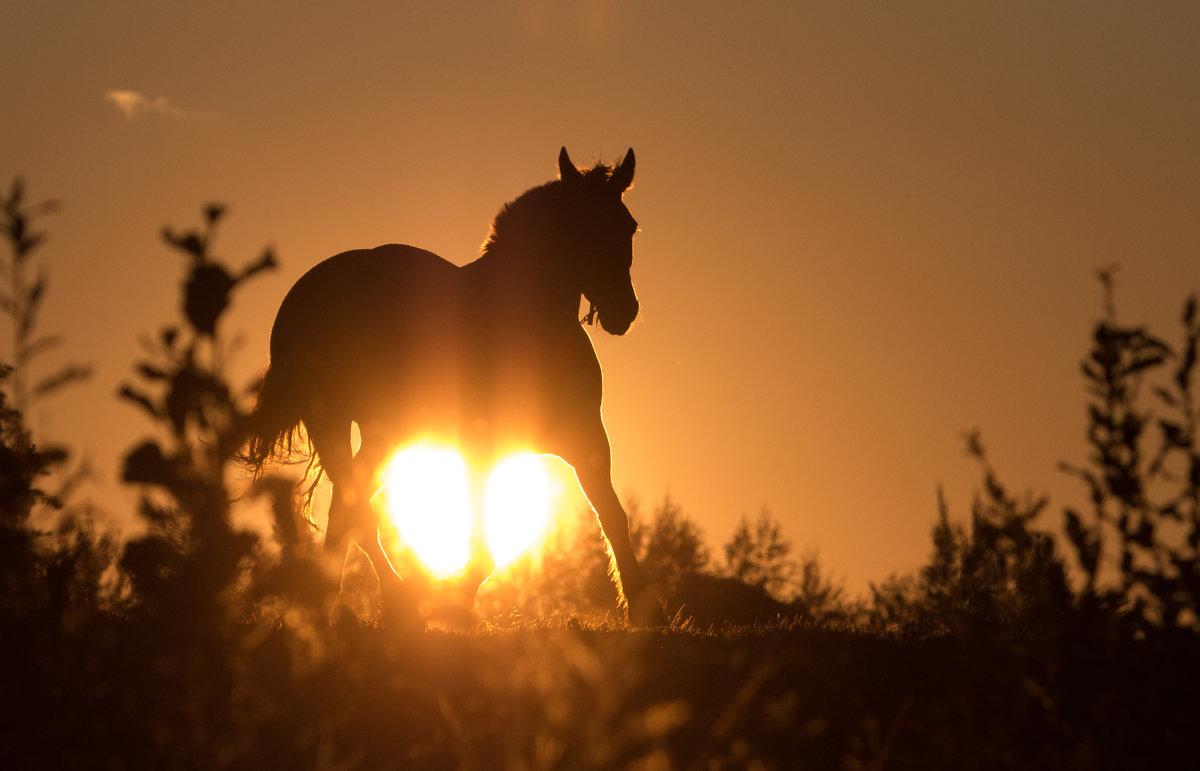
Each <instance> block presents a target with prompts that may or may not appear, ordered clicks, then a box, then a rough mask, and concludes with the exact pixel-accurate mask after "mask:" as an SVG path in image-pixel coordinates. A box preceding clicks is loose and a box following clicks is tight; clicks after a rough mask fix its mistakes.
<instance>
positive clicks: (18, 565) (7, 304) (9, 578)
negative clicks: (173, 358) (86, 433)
mask: <svg viewBox="0 0 1200 771" xmlns="http://www.w3.org/2000/svg"><path fill="white" fill-rule="evenodd" d="M56 208H57V204H55V203H54V202H46V203H40V204H31V203H29V202H28V201H27V200H26V196H25V185H24V182H23V181H22V180H21V179H19V178H18V179H16V180H14V181H13V183H12V185H11V186H10V188H9V190H8V192H7V193H6V194H5V195H4V196H3V197H2V198H0V234H2V237H3V239H4V240H5V241H6V243H7V246H8V252H9V255H8V257H7V259H2V258H0V273H2V274H3V275H4V278H5V280H6V283H7V286H6V287H5V289H4V291H2V292H0V310H3V311H4V313H5V315H7V316H8V317H9V319H10V320H11V323H12V356H13V361H12V363H11V364H6V363H3V362H0V597H2V598H3V602H4V604H5V606H6V607H7V608H9V609H13V610H15V609H18V608H23V609H25V610H31V609H33V608H37V607H42V606H43V605H44V604H45V603H46V602H51V603H53V604H54V606H55V607H58V608H59V609H62V608H63V607H65V605H66V604H67V601H68V600H67V596H68V595H71V594H74V595H77V598H78V597H83V596H86V597H87V598H88V604H89V605H96V604H98V603H99V594H100V581H101V578H100V574H103V573H104V572H105V570H106V569H107V567H108V563H109V562H111V556H112V555H111V551H112V539H111V537H108V536H105V537H99V538H98V537H96V536H95V534H94V532H93V530H92V526H91V523H90V521H80V520H78V519H76V518H75V517H74V516H69V517H63V518H62V520H61V522H60V526H59V528H58V531H59V532H58V542H57V544H56V545H54V546H48V545H47V544H46V543H45V537H44V536H45V535H47V534H45V533H42V532H40V531H38V530H37V529H35V528H34V526H33V523H32V518H33V516H34V515H35V513H37V512H40V511H47V512H48V511H59V510H61V509H62V508H63V504H64V501H65V500H66V498H67V497H68V495H69V494H70V492H71V490H72V489H73V487H74V485H75V484H76V483H77V482H78V481H79V479H80V478H81V477H82V474H83V469H75V470H71V469H69V468H68V459H69V456H68V452H67V449H66V448H65V447H61V446H57V445H44V444H43V445H39V444H37V443H35V442H34V440H33V433H32V431H31V430H30V428H29V426H28V425H26V422H25V413H26V411H27V410H28V408H29V406H30V402H31V401H32V400H37V399H42V398H45V397H48V396H51V395H53V394H55V393H56V392H58V391H59V390H61V389H62V388H65V387H67V386H69V385H70V384H72V383H75V382H78V381H80V380H83V379H84V378H86V377H88V375H89V373H90V370H89V368H88V367H85V366H82V365H78V364H68V365H64V366H61V367H59V368H58V369H56V370H53V371H52V372H51V373H50V374H49V375H45V376H42V377H40V378H38V379H37V380H36V381H35V382H34V384H33V386H32V388H31V387H30V386H29V381H30V377H31V375H32V374H33V365H34V363H35V361H36V360H38V359H39V358H41V357H42V356H44V355H45V354H46V353H48V352H50V351H51V350H53V349H54V348H56V347H57V346H58V345H59V344H60V342H61V340H60V339H59V338H58V337H57V336H54V335H42V334H40V333H39V332H38V324H37V321H38V316H39V312H40V310H41V305H42V302H43V300H44V299H45V296H46V291H47V288H48V286H49V279H48V275H47V270H46V267H45V265H44V264H41V265H39V264H37V262H36V253H37V251H38V249H39V248H40V247H41V245H42V244H43V243H45V240H46V235H45V233H44V232H40V231H36V230H34V229H33V220H34V218H35V217H38V216H40V215H42V214H46V213H49V212H52V211H54V210H55V209H56ZM31 272H32V273H34V274H35V275H34V277H33V278H31V277H30V273H31ZM64 474H65V476H63V475H64ZM56 475H57V476H59V477H60V478H59V480H58V482H59V484H58V489H57V490H54V491H53V492H49V491H47V490H46V489H45V483H46V482H48V481H51V478H52V477H54V476H56ZM83 564H86V565H88V570H86V571H84V573H85V574H86V578H85V579H84V583H80V582H79V581H76V579H75V575H76V571H75V570H74V569H73V568H74V567H75V566H76V565H83Z"/></svg>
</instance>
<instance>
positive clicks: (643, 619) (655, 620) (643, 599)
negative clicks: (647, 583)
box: [629, 594, 667, 629]
mask: <svg viewBox="0 0 1200 771" xmlns="http://www.w3.org/2000/svg"><path fill="white" fill-rule="evenodd" d="M629 625H630V626H632V627H635V628H647V629H654V628H659V627H665V626H667V614H666V613H664V612H663V609H662V605H660V604H659V602H658V598H656V597H655V596H654V595H652V594H643V595H640V596H639V597H637V598H636V599H633V600H630V602H629Z"/></svg>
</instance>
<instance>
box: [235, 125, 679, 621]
mask: <svg viewBox="0 0 1200 771" xmlns="http://www.w3.org/2000/svg"><path fill="white" fill-rule="evenodd" d="M634 162H635V159H634V154H633V150H632V149H630V150H629V151H628V153H627V154H626V155H625V157H624V159H622V160H621V161H620V162H619V163H617V164H614V165H606V164H602V163H597V164H595V165H594V166H592V167H591V168H585V169H578V168H576V167H575V165H574V164H573V163H572V162H571V159H570V158H569V157H568V155H567V150H566V148H565V147H564V148H563V149H562V150H561V152H560V153H559V157H558V168H559V178H558V179H557V180H554V181H551V182H548V183H546V184H544V185H541V186H539V187H535V188H533V189H531V190H528V191H527V192H525V193H524V194H523V195H521V196H520V197H518V198H517V199H516V200H514V201H512V202H511V203H509V204H507V205H505V206H504V207H503V208H501V210H500V212H499V213H498V214H497V215H496V217H495V219H494V220H493V222H492V226H491V231H490V233H489V234H488V237H487V240H486V241H485V242H484V244H483V246H482V249H481V253H480V256H479V257H478V258H477V259H476V260H475V261H473V262H470V263H468V264H466V265H463V266H461V267H458V266H455V265H454V264H453V263H450V262H448V261H446V260H444V259H442V258H441V257H438V256H437V255H435V254H433V253H431V252H428V251H425V250H423V249H418V248H416V247H413V246H405V245H398V244H389V245H386V246H379V247H376V248H374V249H358V250H353V251H348V252H343V253H341V254H338V255H336V256H334V257H330V258H329V259H327V260H325V261H323V262H321V263H319V264H318V265H316V266H315V267H313V268H312V269H311V270H309V271H308V272H307V273H305V274H304V275H303V276H302V277H301V278H300V279H299V280H298V281H297V282H296V283H295V285H294V286H293V287H292V288H291V290H290V291H289V292H288V294H287V296H286V297H285V298H284V300H283V303H282V305H281V306H280V308H279V312H278V314H277V315H276V318H275V324H274V327H273V328H272V330H271V349H270V356H271V358H270V366H269V367H268V369H267V372H266V374H265V376H264V379H263V383H262V389H261V391H260V394H259V400H258V404H257V407H256V409H255V412H254V413H253V414H252V416H251V425H252V426H253V432H252V435H251V438H250V441H249V448H248V452H247V458H248V460H249V462H250V465H251V467H252V468H254V469H255V471H256V472H258V473H261V471H262V469H263V466H264V464H266V463H267V462H268V461H269V460H271V459H273V458H281V457H285V456H286V455H288V454H290V452H291V450H292V448H293V446H294V444H295V443H296V442H297V441H298V436H299V435H298V434H297V431H298V430H299V424H301V423H303V426H304V429H305V431H306V432H307V436H308V442H309V448H310V449H311V450H312V451H315V453H316V456H317V458H318V459H319V461H320V464H321V467H322V468H323V469H324V471H325V473H326V474H328V476H329V479H330V481H331V482H332V483H333V497H332V500H331V503H330V508H329V522H328V526H327V528H326V534H325V551H326V553H327V554H328V555H329V557H330V559H331V560H336V561H337V567H338V569H341V568H342V567H343V565H344V560H345V554H346V549H347V547H348V545H349V543H350V541H351V540H353V541H354V542H356V543H357V544H358V546H359V547H360V548H361V549H362V550H363V552H364V553H365V554H366V555H367V556H368V558H369V559H370V560H371V563H372V565H373V566H374V568H375V572H376V574H377V575H378V577H379V582H380V590H381V593H382V596H383V600H384V607H385V612H395V613H399V614H411V615H415V613H416V600H415V597H414V592H413V591H412V589H411V587H408V586H406V584H405V582H404V581H403V580H402V579H401V578H400V577H399V576H398V574H397V573H396V571H395V569H394V568H393V566H392V565H391V563H390V562H389V560H388V558H387V556H386V554H385V553H384V550H383V548H382V546H381V545H380V541H379V534H378V525H379V520H378V516H379V515H378V514H377V513H376V512H375V511H374V510H373V509H372V507H371V505H370V498H371V496H372V495H373V494H374V493H375V492H376V491H377V490H378V489H379V487H380V486H381V484H382V481H383V480H382V479H381V478H380V472H381V467H382V465H383V464H384V463H385V461H386V459H387V457H388V456H389V455H390V453H391V452H392V451H393V450H394V448H396V447H398V446H402V445H404V444H406V443H409V442H412V441H415V440H419V439H422V438H436V439H438V440H441V441H445V442H450V443H453V444H454V445H456V446H457V447H458V448H459V450H460V452H461V453H462V455H463V457H464V460H465V461H466V463H467V467H468V469H469V470H470V473H469V476H470V480H469V481H470V487H471V495H472V504H473V515H472V528H471V549H470V560H469V563H468V568H467V570H466V572H465V573H464V575H463V578H462V579H461V583H462V584H463V585H464V586H467V587H469V591H468V595H469V598H471V599H472V600H473V598H474V594H475V591H476V590H477V589H478V587H479V585H480V584H481V583H482V582H483V581H484V580H486V579H487V577H488V576H489V575H490V574H491V573H492V571H493V570H494V568H495V564H494V562H493V560H492V558H491V554H490V553H489V551H488V547H487V543H486V539H485V536H484V526H483V521H482V518H483V498H484V494H483V493H484V490H483V488H484V481H485V480H486V476H487V472H488V471H489V470H490V468H491V467H492V465H493V464H494V463H495V461H496V460H497V459H499V457H500V456H501V455H502V454H504V453H506V452H510V451H512V450H514V449H518V448H519V449H521V450H526V451H532V452H536V453H541V454H548V455H556V456H558V457H559V458H561V459H562V460H563V461H565V462H566V463H567V464H568V465H570V466H571V467H572V468H573V469H574V471H575V475H576V478H577V480H578V482H579V484H580V486H581V488H582V489H583V492H584V494H585V495H586V496H587V499H588V501H589V502H590V503H591V506H592V508H593V509H594V511H595V513H596V515H597V517H598V519H599V522H600V525H601V528H602V530H603V532H604V535H605V537H606V538H607V540H608V544H609V547H610V553H611V555H612V562H613V570H612V575H613V579H614V581H615V583H616V585H617V590H618V595H619V596H620V597H621V598H622V601H623V604H624V605H626V606H627V609H628V613H629V619H630V622H631V623H633V624H636V625H657V624H661V623H663V620H664V617H663V614H662V610H661V607H660V605H659V603H658V600H657V599H656V598H655V597H654V596H653V595H652V594H651V593H650V591H649V590H648V588H647V584H646V580H645V578H644V577H643V573H642V570H641V568H640V567H639V565H638V561H637V558H636V556H635V555H634V551H633V547H632V545H631V543H630V538H629V523H628V519H627V517H626V514H625V511H624V509H623V508H622V506H621V503H620V500H619V499H618V497H617V494H616V492H615V491H614V490H613V486H612V480H611V465H612V464H611V451H610V446H609V441H608V434H607V432H606V430H605V427H604V422H603V419H602V418H601V410H600V406H601V394H602V388H603V384H602V377H601V370H600V363H599V361H598V360H597V358H596V353H595V350H594V348H593V347H592V343H591V339H590V338H589V336H588V334H587V331H586V330H585V329H584V328H583V325H582V324H581V320H580V319H579V318H578V314H579V303H580V296H581V295H582V296H583V297H584V298H585V299H587V300H588V302H589V303H590V311H589V312H588V314H587V316H585V317H584V319H583V320H582V321H583V322H586V323H588V324H591V323H592V322H593V321H594V320H596V319H599V322H600V326H601V327H602V328H603V329H604V330H605V331H606V332H609V333H610V334H614V335H622V334H624V333H625V332H626V331H627V330H628V329H629V327H630V325H631V324H632V323H633V321H634V319H635V318H636V317H637V315H638V310H639V306H638V300H637V296H636V294H635V293H634V289H633V284H632V281H631V279H630V266H631V264H632V261H633V236H634V233H635V232H636V230H637V222H636V221H635V220H634V218H633V217H632V216H631V215H630V213H629V210H628V209H627V208H626V207H625V204H624V203H623V202H622V196H623V194H624V192H625V191H626V190H627V189H628V188H629V186H630V184H631V183H632V182H633V171H634ZM352 423H354V424H357V426H358V429H359V436H360V447H359V450H358V452H357V454H356V453H354V451H353V449H352V444H351V424H352ZM388 608H391V609H392V610H391V611H387V610H386V609H388ZM411 615H410V617H411Z"/></svg>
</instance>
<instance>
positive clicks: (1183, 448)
mask: <svg viewBox="0 0 1200 771" xmlns="http://www.w3.org/2000/svg"><path fill="white" fill-rule="evenodd" d="M1099 278H1100V281H1101V284H1102V286H1103V290H1104V313H1103V316H1102V317H1101V319H1100V320H1099V321H1098V322H1097V323H1096V325H1095V327H1094V329H1093V332H1092V349H1091V351H1090V352H1089V354H1088V357H1087V358H1086V359H1085V360H1084V361H1083V362H1082V364H1081V365H1080V369H1081V370H1082V373H1083V376H1084V380H1085V382H1086V384H1087V390H1088V394H1089V396H1090V397H1091V400H1090V402H1089V404H1088V430H1087V437H1088V444H1089V445H1090V447H1091V454H1090V455H1089V457H1088V463H1087V464H1086V465H1084V466H1071V465H1067V464H1064V468H1065V469H1066V470H1068V471H1069V472H1071V473H1072V474H1074V475H1075V476H1077V477H1078V478H1079V479H1080V480H1081V481H1082V482H1083V483H1084V485H1085V487H1086V488H1087V490H1088V493H1089V498H1090V502H1091V510H1090V512H1088V513H1087V514H1085V513H1083V512H1080V511H1077V510H1075V509H1067V510H1066V511H1065V520H1066V532H1067V536H1068V540H1069V542H1070V544H1071V545H1072V547H1073V548H1074V551H1075V554H1076V557H1077V560H1078V563H1079V566H1080V568H1081V570H1082V572H1083V575H1084V577H1085V580H1086V585H1085V587H1084V599H1085V601H1087V602H1089V603H1094V604H1096V605H1098V606H1099V607H1101V608H1104V609H1107V610H1108V611H1118V610H1119V611H1120V612H1121V613H1122V617H1123V619H1124V621H1125V622H1127V624H1128V625H1129V627H1130V629H1131V630H1132V631H1144V630H1145V629H1147V628H1149V627H1175V626H1179V625H1187V626H1192V627H1195V626H1196V625H1197V623H1198V622H1200V615H1198V612H1200V607H1198V606H1197V603H1198V602H1200V446H1198V444H1197V430H1198V429H1200V423H1198V420H1197V417H1198V416H1197V409H1198V402H1197V393H1196V382H1195V380H1196V367H1197V364H1196V362H1197V351H1198V349H1200V313H1198V312H1197V301H1196V297H1195V295H1192V296H1190V297H1188V298H1187V300H1186V301H1185V303H1184V306H1183V312H1182V314H1181V321H1182V326H1183V340H1182V342H1181V343H1180V344H1179V345H1178V347H1174V346H1172V345H1170V344H1169V343H1167V342H1165V341H1164V340H1162V339H1161V338H1158V337H1156V336H1154V335H1152V334H1150V333H1149V332H1148V331H1147V330H1146V328H1145V327H1142V326H1131V325H1126V324H1122V323H1121V322H1119V320H1118V319H1117V312H1116V303H1115V300H1114V294H1115V292H1114V273H1113V271H1112V270H1105V271H1101V272H1100V274H1099ZM1165 368H1169V371H1168V372H1167V373H1166V374H1168V375H1169V376H1168V377H1167V378H1166V379H1165V382H1163V381H1162V380H1161V378H1158V379H1157V382H1153V383H1152V391H1151V393H1152V397H1153V398H1152V400H1151V403H1150V404H1149V405H1147V404H1145V403H1144V402H1145V400H1144V399H1143V398H1142V385H1143V383H1144V381H1145V380H1147V379H1152V378H1156V376H1160V375H1161V374H1164V373H1163V370H1164V369H1165ZM1106 566H1111V567H1107V568H1106ZM1113 568H1115V570H1114V569H1113Z"/></svg>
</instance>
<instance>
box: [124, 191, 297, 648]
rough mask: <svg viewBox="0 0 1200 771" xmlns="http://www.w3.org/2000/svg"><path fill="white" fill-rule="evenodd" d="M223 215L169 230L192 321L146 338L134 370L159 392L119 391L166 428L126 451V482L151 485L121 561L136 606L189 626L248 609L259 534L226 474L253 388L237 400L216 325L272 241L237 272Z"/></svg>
mask: <svg viewBox="0 0 1200 771" xmlns="http://www.w3.org/2000/svg"><path fill="white" fill-rule="evenodd" d="M223 213H224V207H222V206H220V205H217V204H212V205H209V206H207V207H206V208H205V209H204V227H203V229H201V230H190V231H187V232H185V233H182V234H178V233H175V232H174V231H172V230H171V229H169V228H166V229H164V231H163V238H164V240H165V241H166V242H167V243H168V244H169V245H171V246H172V247H174V248H175V249H176V250H177V251H179V252H181V253H183V254H184V255H185V256H186V257H187V258H188V259H189V261H190V263H191V265H190V271H189V275H188V278H187V279H186V282H185V285H184V287H185V288H184V298H183V307H184V315H185V319H186V324H185V325H184V326H183V327H182V328H180V327H177V326H168V327H166V328H164V329H163V330H162V331H161V333H160V334H159V337H158V339H157V340H156V341H148V342H146V347H147V348H148V349H149V353H150V354H151V358H150V359H147V360H145V361H142V362H140V363H139V364H138V365H137V372H138V374H139V376H140V378H141V380H142V381H144V382H145V383H146V384H148V385H150V386H152V387H153V388H154V391H157V393H152V392H150V391H147V390H145V387H144V386H143V387H134V386H130V385H124V386H122V387H121V389H120V396H121V397H122V398H124V399H125V400H127V401H129V402H131V403H133V404H135V405H137V406H138V407H139V408H140V409H141V410H142V411H143V412H145V413H146V414H147V415H149V416H150V417H151V418H152V419H153V421H154V422H155V423H157V424H158V425H160V426H162V427H164V428H165V429H167V431H168V433H169V441H168V442H167V443H166V445H165V446H164V444H163V443H162V442H160V441H159V440H156V439H147V440H145V441H144V442H142V443H141V444H139V445H138V446H137V447H135V448H134V449H132V450H131V451H130V452H129V453H128V454H127V455H126V457H125V463H124V467H123V471H122V477H123V479H124V481H126V482H129V483H134V484H140V485H143V486H145V488H146V489H147V494H145V495H143V497H142V499H141V504H140V506H141V508H140V514H141V516H142V517H143V519H145V521H146V524H147V533H146V535H144V536H142V537H139V538H137V539H134V540H132V541H130V542H129V543H128V544H127V545H126V547H125V551H124V554H123V556H122V559H121V564H122V567H123V569H124V570H125V572H126V573H127V574H128V575H129V578H130V580H131V583H132V588H133V591H134V594H135V597H136V599H137V602H138V604H139V606H140V607H141V608H142V609H143V610H144V611H145V612H148V613H149V614H151V615H152V616H153V617H156V618H160V619H170V622H171V623H172V624H175V625H179V626H182V627H190V626H192V625H193V624H197V623H199V624H213V623H214V621H215V620H216V619H218V618H220V617H222V616H226V615H228V614H233V615H234V616H237V615H240V614H244V613H245V612H247V608H246V607H245V606H244V605H243V604H239V603H238V602H237V600H238V599H239V596H238V595H239V593H238V592H237V591H236V589H237V587H238V584H239V582H242V581H245V580H246V578H247V570H248V567H249V562H250V560H251V558H252V556H253V555H254V553H255V550H256V547H257V546H258V540H257V538H256V537H255V536H254V534H253V533H251V532H249V531H245V530H239V529H237V528H235V527H234V526H233V525H232V523H231V519H230V500H231V498H232V497H233V496H232V495H231V492H230V490H229V489H228V485H227V483H226V479H225V476H226V470H227V467H228V466H229V465H230V462H231V461H232V460H233V459H234V456H235V453H236V451H237V449H238V447H239V446H240V444H241V441H242V438H243V430H244V429H243V425H242V424H243V421H244V419H245V418H244V410H243V408H242V406H241V404H240V402H241V401H244V400H247V399H248V398H249V396H250V393H249V391H250V389H247V392H246V393H244V394H242V395H241V397H240V398H239V396H238V395H237V394H235V393H234V392H233V390H232V389H231V387H230V386H229V385H228V384H227V382H226V379H225V376H224V373H223V358H224V354H225V351H224V350H223V347H222V341H221V340H220V338H219V337H218V336H217V334H216V326H217V321H218V319H219V318H220V316H221V313H222V312H223V311H224V309H225V308H226V307H227V305H228V302H229V295H230V292H231V291H232V290H233V289H235V288H236V287H237V286H238V284H240V283H241V282H243V281H245V280H246V279H248V278H250V277H251V276H253V275H254V274H256V273H258V272H260V271H263V270H267V269H270V268H272V267H273V266H274V264H275V263H274V255H273V254H272V252H271V251H270V250H269V249H268V250H266V251H264V252H263V254H262V256H261V257H259V259H258V260H257V261H255V262H254V263H252V264H251V265H250V266H249V267H248V268H246V269H245V270H243V271H242V272H241V273H240V274H239V275H237V276H236V277H234V276H233V275H232V274H230V273H229V272H228V271H227V270H226V269H225V268H224V267H223V266H222V265H220V264H219V263H217V262H216V261H215V260H214V258H213V257H212V255H211V254H210V248H211V242H212V238H213V235H214V232H215V229H216V226H217V225H218V223H219V221H220V219H221V216H222V215H223Z"/></svg>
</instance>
